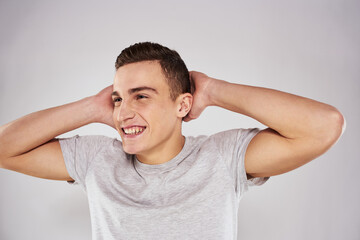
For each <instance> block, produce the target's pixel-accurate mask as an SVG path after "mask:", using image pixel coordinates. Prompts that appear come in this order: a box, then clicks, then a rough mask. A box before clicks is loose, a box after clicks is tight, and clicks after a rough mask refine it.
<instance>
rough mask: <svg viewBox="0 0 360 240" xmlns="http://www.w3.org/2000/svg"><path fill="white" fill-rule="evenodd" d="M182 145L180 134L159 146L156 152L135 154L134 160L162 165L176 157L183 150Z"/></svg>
mask: <svg viewBox="0 0 360 240" xmlns="http://www.w3.org/2000/svg"><path fill="white" fill-rule="evenodd" d="M184 144H185V137H184V136H183V135H182V134H181V132H180V134H179V136H176V137H175V138H174V139H173V141H168V142H167V143H165V144H164V146H159V149H158V150H157V151H156V152H152V153H148V154H136V158H137V159H138V160H139V161H140V162H142V163H144V164H149V165H155V164H162V163H165V162H168V161H170V160H171V159H173V158H174V157H176V155H178V154H179V153H180V152H181V150H182V149H183V147H184Z"/></svg>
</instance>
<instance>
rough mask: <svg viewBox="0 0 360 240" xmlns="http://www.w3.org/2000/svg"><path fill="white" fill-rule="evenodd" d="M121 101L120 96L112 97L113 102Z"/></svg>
mask: <svg viewBox="0 0 360 240" xmlns="http://www.w3.org/2000/svg"><path fill="white" fill-rule="evenodd" d="M121 101H122V98H114V99H113V102H114V103H115V102H121Z"/></svg>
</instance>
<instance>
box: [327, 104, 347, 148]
mask: <svg viewBox="0 0 360 240" xmlns="http://www.w3.org/2000/svg"><path fill="white" fill-rule="evenodd" d="M326 128H327V129H326V132H327V134H326V136H325V137H324V138H325V139H324V140H325V141H324V142H325V143H327V144H328V145H330V146H329V147H331V146H332V145H334V144H335V143H337V142H338V141H339V139H340V137H341V136H342V135H343V133H344V132H345V129H346V120H345V117H344V116H343V115H342V113H341V112H339V111H338V110H337V109H335V110H333V111H332V112H331V113H330V114H329V117H328V123H327V124H326Z"/></svg>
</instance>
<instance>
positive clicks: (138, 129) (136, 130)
mask: <svg viewBox="0 0 360 240" xmlns="http://www.w3.org/2000/svg"><path fill="white" fill-rule="evenodd" d="M144 130H145V128H142V127H133V128H126V129H125V128H124V132H125V134H129V135H134V134H138V133H142V132H143V131H144Z"/></svg>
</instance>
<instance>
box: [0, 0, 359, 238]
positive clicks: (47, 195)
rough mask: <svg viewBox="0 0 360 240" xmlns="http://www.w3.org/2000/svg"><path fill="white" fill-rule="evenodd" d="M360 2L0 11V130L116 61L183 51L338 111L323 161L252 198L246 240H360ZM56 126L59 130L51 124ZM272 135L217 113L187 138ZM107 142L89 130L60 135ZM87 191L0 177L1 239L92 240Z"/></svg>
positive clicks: (62, 99)
mask: <svg viewBox="0 0 360 240" xmlns="http://www.w3.org/2000/svg"><path fill="white" fill-rule="evenodd" d="M359 10H360V2H359V1H346V0H345V1H344V0H341V1H340V0H338V1H325V0H322V1H310V0H308V1H301V0H299V1H288V0H275V1H222V3H219V1H173V2H170V1H132V2H130V1H113V2H111V1H103V2H100V1H13V0H7V1H4V0H2V1H1V2H0V33H1V37H0V81H1V82H0V124H1V125H3V124H5V123H7V122H9V121H11V120H14V119H16V118H18V117H21V116H23V115H25V114H28V113H31V112H33V111H37V110H41V109H44V108H49V107H53V106H57V105H62V104H65V103H68V102H71V101H75V100H78V99H81V98H83V97H86V96H89V95H91V94H95V93H96V92H97V91H99V90H100V89H102V88H103V87H105V86H107V85H109V84H111V83H112V80H113V76H114V72H115V71H114V62H115V59H116V57H117V55H118V54H119V53H120V51H121V50H122V49H123V48H125V47H127V46H129V45H130V44H133V43H135V42H140V41H155V42H159V43H161V44H164V45H166V46H168V47H170V48H173V49H175V50H177V51H178V52H179V53H180V54H181V56H182V57H183V59H184V61H185V62H186V63H187V66H188V68H189V69H190V70H198V71H203V72H205V73H206V74H208V75H209V76H212V77H216V78H220V79H224V80H227V81H231V82H236V83H242V84H248V85H255V86H262V87H269V88H274V89H278V90H282V91H286V92H290V93H294V94H298V95H301V96H305V97H309V98H313V99H316V100H318V101H322V102H326V103H329V104H331V105H333V106H335V107H337V108H338V109H339V110H340V111H341V112H342V113H343V114H344V116H345V118H346V121H347V130H346V132H345V133H344V135H343V136H342V138H341V139H340V141H339V142H338V143H337V144H336V145H335V146H334V147H333V148H332V149H330V150H329V151H328V152H327V153H325V154H324V155H322V156H321V157H319V158H318V159H316V160H314V161H312V162H311V163H309V164H307V165H305V166H303V167H301V168H299V169H296V170H294V171H292V172H289V173H286V174H283V175H279V176H275V177H272V178H271V179H270V180H269V182H268V183H266V184H265V185H263V186H261V187H256V188H252V189H251V190H250V191H249V192H248V193H247V194H246V195H245V196H244V198H243V200H242V202H241V203H240V210H239V239H247V240H252V239H254V240H255V239H276V240H278V239H284V240H285V239H286V240H287V239H292V240H300V239H301V240H302V239H327V240H330V239H334V240H335V239H336V240H338V239H351V240H355V239H360V207H359V203H360V187H359V179H358V175H359V169H360V161H359V147H360V146H359V141H358V136H359V133H360V131H359V126H360V124H359V122H360V121H359V120H360V107H359V102H360V101H359V100H360V98H359V92H360V91H359V90H360V84H359V80H360V67H359V66H360V46H359V43H360V28H359V23H360V11H359ZM49 124H51V123H49ZM239 127H243V128H248V127H261V128H262V127H264V126H263V125H261V124H260V123H258V122H257V121H256V120H253V119H250V118H248V117H245V116H241V115H239V114H235V113H232V112H228V111H225V110H223V109H219V108H215V107H213V108H209V109H207V110H205V112H204V113H203V114H202V115H201V117H200V118H199V119H198V120H195V121H192V122H190V123H185V124H184V134H185V135H199V134H207V135H208V134H212V133H215V132H218V131H222V130H227V129H231V128H239ZM74 134H81V135H86V134H103V135H107V136H113V137H117V136H118V135H117V133H116V132H115V131H114V130H112V129H111V128H110V127H107V126H104V125H101V124H93V125H89V126H86V127H83V128H81V129H78V130H76V131H73V132H70V133H68V134H65V135H63V136H73V135H74ZM90 238H91V229H90V218H89V212H88V205H87V199H86V196H85V194H84V193H83V192H82V191H81V190H80V188H79V187H73V186H70V185H68V184H67V183H66V182H57V181H50V180H43V179H37V178H33V177H30V176H26V175H22V174H19V173H15V172H10V171H7V170H3V169H1V170H0V239H3V240H13V239H37V240H42V239H54V240H57V239H76V240H82V239H90Z"/></svg>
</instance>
